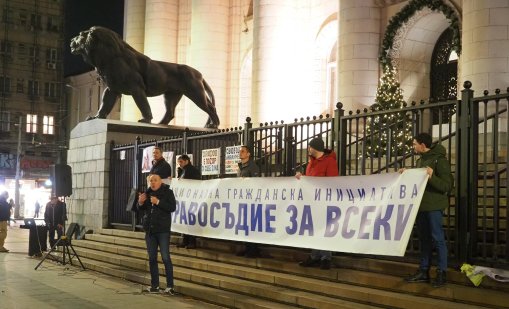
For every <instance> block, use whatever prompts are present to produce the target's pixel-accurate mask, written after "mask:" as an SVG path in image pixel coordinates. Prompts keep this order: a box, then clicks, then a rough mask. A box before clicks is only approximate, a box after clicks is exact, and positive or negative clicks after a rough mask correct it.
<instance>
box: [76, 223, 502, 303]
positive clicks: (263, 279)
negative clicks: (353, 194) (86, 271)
mask: <svg viewBox="0 0 509 309" xmlns="http://www.w3.org/2000/svg"><path fill="white" fill-rule="evenodd" d="M140 234H142V233H140ZM103 236H104V235H103ZM112 242H114V240H112ZM75 244H76V246H83V249H81V248H80V249H77V250H80V251H82V253H85V255H86V256H87V257H89V258H94V259H99V260H104V259H109V258H111V260H108V261H110V262H113V263H115V264H117V265H122V266H124V267H131V268H135V269H147V271H148V266H147V262H146V253H145V250H144V249H141V248H138V249H137V248H136V247H133V248H128V249H125V248H122V246H117V245H112V244H106V243H93V242H91V241H77V242H75ZM85 247H87V248H89V249H85ZM91 249H95V250H104V251H105V252H98V251H92V250H91ZM106 251H107V252H111V253H107V252H106ZM120 252H123V253H127V256H122V257H119V253H120ZM191 252H194V254H193V255H194V256H196V257H198V258H196V257H193V256H192V255H190V254H189V253H191ZM80 255H81V254H80ZM143 255H144V256H145V257H144V258H143V259H142V260H140V256H143ZM206 259H208V260H210V259H216V261H220V260H221V259H222V261H221V262H222V263H220V262H214V261H207V260H206ZM172 260H173V262H174V264H175V266H176V271H175V274H176V275H175V276H176V278H187V277H191V278H194V279H193V281H196V280H198V281H200V280H203V281H200V282H202V283H203V284H207V282H209V281H210V280H212V279H211V278H210V275H209V276H203V275H201V276H200V275H199V273H196V271H198V272H199V271H206V272H208V273H212V272H215V273H219V274H218V276H229V277H228V278H231V277H234V278H235V279H241V278H243V279H247V280H254V281H256V282H257V283H263V284H272V283H275V284H277V285H278V286H286V287H287V288H291V289H292V290H294V289H303V290H306V292H310V293H323V291H327V293H326V294H330V295H341V296H342V297H344V298H347V299H349V300H355V301H363V299H366V297H368V296H367V295H368V294H369V295H370V296H369V297H370V299H373V300H375V299H376V304H378V305H384V306H385V305H387V304H386V303H384V301H390V302H394V304H392V303H391V305H390V306H393V307H397V308H408V307H409V306H411V303H405V302H404V300H401V299H400V298H399V297H396V296H394V295H393V296H392V297H388V295H383V296H381V295H380V293H382V292H388V291H397V293H396V294H398V295H399V294H401V293H407V294H406V295H407V296H408V297H409V296H413V297H417V299H411V302H412V303H416V302H417V303H418V304H420V306H419V308H421V307H422V308H424V307H428V306H427V305H426V304H425V303H426V302H427V300H428V297H436V298H441V299H443V301H447V302H449V299H450V298H451V297H450V295H455V297H456V298H459V299H462V300H463V301H465V302H476V299H477V300H478V299H484V298H479V295H477V294H476V293H472V292H471V288H469V287H466V286H461V285H457V284H449V285H448V286H447V287H445V288H442V289H432V288H431V287H430V286H429V285H427V284H425V285H421V284H416V285H412V284H405V283H404V282H403V281H402V279H401V276H402V275H403V274H398V276H394V275H386V274H383V273H378V274H377V273H375V272H366V271H359V270H352V269H333V270H330V271H322V270H317V269H307V268H301V267H299V266H297V265H296V264H295V263H288V262H285V261H277V260H274V259H244V258H239V257H235V256H232V255H224V254H223V256H222V258H219V255H218V254H217V253H216V254H211V253H210V252H207V251H203V250H185V249H183V250H179V249H176V248H175V249H174V248H172ZM344 261H346V260H345V258H343V261H342V262H341V263H342V264H343V262H344ZM235 264H244V265H243V266H238V265H235ZM341 266H343V265H341ZM350 266H351V265H350ZM255 267H257V268H255ZM343 267H344V266H343ZM181 268H182V269H187V270H186V271H183V270H182V269H181ZM189 269H191V270H192V271H194V272H195V273H194V274H191V275H189V274H188V273H189V271H190V270H189ZM408 270H410V271H409V273H411V272H413V271H414V270H415V266H412V267H409V268H408ZM182 271H183V272H184V273H182ZM281 271H282V272H285V273H286V274H281V273H280V272H281ZM451 273H454V272H451ZM182 276H183V277H182ZM454 277H455V276H452V277H451V279H452V278H454ZM197 278H200V279H197ZM462 279H463V281H464V279H465V278H464V276H463V277H462ZM216 280H222V281H225V280H226V281H227V279H226V278H222V277H221V279H216ZM228 280H231V279H228ZM306 280H308V282H307V283H305V284H304V286H305V288H303V282H306ZM309 280H311V281H309ZM325 280H329V281H330V280H332V281H333V282H328V281H325ZM226 281H225V282H226ZM228 282H230V281H228ZM452 282H454V281H452ZM225 284H226V283H225ZM238 284H240V283H238V282H234V283H232V287H233V286H236V285H238ZM345 286H346V287H345ZM367 286H369V287H370V288H375V290H374V291H369V293H368V292H366V293H367V294H366V295H364V296H362V293H360V292H359V291H358V290H353V291H352V290H350V288H351V287H367ZM266 288H267V287H259V288H258V289H256V288H253V287H250V288H249V289H248V290H256V291H258V292H259V293H261V294H256V295H257V297H264V295H265V294H263V293H262V292H263V291H264V290H265V289H266ZM479 290H480V292H483V293H484V294H483V295H484V296H486V295H488V294H489V293H491V294H493V295H490V299H492V300H493V301H495V302H496V301H498V300H499V299H500V295H498V294H497V293H500V292H497V291H495V292H493V291H489V290H487V291H486V290H484V289H479ZM244 292H245V291H244ZM359 293H360V294H359ZM487 293H488V294H487ZM382 294H383V293H382ZM411 294H413V295H411ZM377 295H378V296H379V297H378V298H377V297H375V296H377ZM278 297H280V296H278ZM387 298H389V300H387ZM453 299H454V298H453ZM450 300H452V299H450ZM409 302H410V300H409ZM421 302H423V303H422V304H421ZM398 303H401V304H404V305H397V304H398ZM488 304H491V305H493V303H489V302H488Z"/></svg>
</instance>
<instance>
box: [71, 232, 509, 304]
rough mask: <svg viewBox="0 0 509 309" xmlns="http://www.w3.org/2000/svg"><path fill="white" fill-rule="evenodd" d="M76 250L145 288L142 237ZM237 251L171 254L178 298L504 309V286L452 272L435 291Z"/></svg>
mask: <svg viewBox="0 0 509 309" xmlns="http://www.w3.org/2000/svg"><path fill="white" fill-rule="evenodd" d="M179 238H180V237H179V236H177V235H173V236H172V242H177V241H179ZM73 246H74V248H75V249H76V251H77V252H78V254H79V256H80V258H81V260H82V262H83V263H84V265H85V267H87V268H88V269H91V270H94V271H98V272H102V273H105V274H109V275H112V276H116V277H119V278H123V279H126V280H129V281H133V282H138V283H140V284H143V285H149V284H150V275H149V271H148V260H147V253H146V250H145V242H144V233H142V232H130V231H123V230H116V229H102V230H98V231H96V233H94V234H86V239H84V240H73ZM235 249H236V244H235V243H234V242H229V241H222V240H214V239H205V238H199V239H198V248H197V249H195V250H188V249H179V248H176V247H175V246H172V247H171V249H170V251H171V257H172V262H173V265H174V276H175V285H176V290H177V292H179V293H181V294H183V295H186V296H190V297H194V298H197V299H200V300H202V301H206V302H210V303H214V304H218V305H221V306H224V307H228V308H345V309H347V308H348V309H356V308H419V309H421V308H430V309H438V308H462V309H463V308H465V309H468V308H509V285H508V284H505V285H504V284H500V283H497V282H495V281H493V280H491V279H489V278H486V279H484V281H483V283H482V285H481V287H474V286H473V285H472V284H471V283H470V281H469V280H468V279H467V278H466V277H465V276H464V275H463V274H461V273H459V272H458V271H455V270H450V271H449V273H448V279H449V284H448V285H447V286H445V287H443V288H439V289H435V288H432V287H431V285H429V284H407V283H405V282H404V281H403V280H402V277H404V276H406V275H408V274H411V273H413V272H414V271H415V269H416V265H415V264H407V263H400V262H394V261H385V260H380V259H374V258H370V257H359V256H352V255H339V256H335V257H334V260H333V262H334V264H335V265H336V267H334V268H332V269H331V270H320V269H318V268H302V267H299V266H298V265H297V262H296V261H298V260H300V259H304V258H305V257H306V256H307V251H306V250H300V249H296V248H285V247H274V246H262V256H263V257H262V258H257V259H248V258H244V257H237V256H235V254H234V252H235ZM160 270H161V271H160V273H161V274H164V271H163V270H164V267H163V265H162V263H161V264H160ZM160 281H161V283H164V282H165V280H164V278H161V280H160Z"/></svg>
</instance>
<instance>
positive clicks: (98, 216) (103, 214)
mask: <svg viewBox="0 0 509 309" xmlns="http://www.w3.org/2000/svg"><path fill="white" fill-rule="evenodd" d="M184 130H185V127H177V126H166V125H156V124H143V123H137V122H124V121H119V120H109V119H94V120H91V121H85V122H81V123H79V124H78V125H77V126H76V127H75V128H74V129H73V130H72V131H71V139H70V142H69V151H68V153H67V163H68V164H69V165H70V166H71V168H72V188H73V191H72V195H71V196H70V197H69V198H67V200H66V202H67V213H68V223H70V222H76V223H78V224H80V225H81V226H84V227H85V229H87V230H89V229H92V230H93V229H97V228H105V227H107V226H108V200H109V193H110V190H109V171H110V144H111V141H114V143H115V144H131V143H134V141H135V139H136V137H137V136H139V137H140V138H141V140H150V139H159V138H161V137H164V136H176V135H179V134H181V133H182V132H183V131H184ZM198 130H199V131H203V129H195V130H192V131H198Z"/></svg>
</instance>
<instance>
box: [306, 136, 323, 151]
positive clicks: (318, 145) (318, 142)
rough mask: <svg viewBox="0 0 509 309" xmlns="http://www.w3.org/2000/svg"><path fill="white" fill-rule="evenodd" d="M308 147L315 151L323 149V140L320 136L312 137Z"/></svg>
mask: <svg viewBox="0 0 509 309" xmlns="http://www.w3.org/2000/svg"><path fill="white" fill-rule="evenodd" d="M308 146H309V147H311V148H313V149H314V150H316V151H322V152H323V151H324V150H325V145H324V144H323V140H322V139H321V138H313V139H312V140H311V141H310V142H309V144H308Z"/></svg>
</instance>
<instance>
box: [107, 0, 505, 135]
mask: <svg viewBox="0 0 509 309" xmlns="http://www.w3.org/2000/svg"><path fill="white" fill-rule="evenodd" d="M508 10H509V4H508V3H507V1H490V0H486V1H473V0H464V1H461V0H442V1H427V0H413V1H401V0H362V1H353V0H337V1H331V0H297V1H294V0H281V1H270V0H269V1H261V0H259V1H256V0H255V1H252V0H235V1H223V0H210V1H200V0H126V2H125V8H124V16H125V17H124V39H125V40H126V41H127V42H128V43H129V44H130V45H132V46H133V47H134V48H135V49H137V50H138V51H140V52H142V53H144V54H146V55H148V56H149V57H151V58H153V59H156V60H163V61H169V62H177V63H183V64H188V65H191V66H193V67H195V68H196V69H198V70H199V71H201V72H202V73H203V76H204V78H205V79H206V80H207V82H208V83H209V84H210V85H211V87H212V89H213V91H214V94H215V98H216V106H217V110H218V114H219V117H220V119H221V121H222V124H221V127H233V126H237V125H240V124H242V123H244V121H245V117H247V116H249V117H251V118H252V119H253V120H254V121H255V122H265V121H275V120H284V121H293V120H294V119H295V118H300V117H305V116H307V115H318V114H327V113H331V112H332V110H333V109H334V107H335V104H336V103H337V102H338V101H341V102H342V103H343V105H344V106H345V108H346V109H347V110H352V111H354V112H355V111H356V110H358V109H359V110H361V111H362V110H363V109H364V108H369V106H371V105H372V104H373V103H374V100H375V95H376V89H377V86H378V84H379V79H380V77H381V76H382V74H383V66H382V65H381V57H383V58H384V61H386V60H387V59H390V62H391V64H392V65H394V66H395V67H396V69H397V70H398V77H399V81H400V84H401V87H402V89H403V91H404V96H405V100H406V101H407V102H411V101H417V102H418V101H420V100H423V99H424V100H428V99H430V98H434V97H436V98H438V97H444V96H445V97H451V96H454V95H457V93H458V89H461V88H460V87H461V85H462V83H463V82H464V81H465V80H467V79H468V80H470V81H472V83H473V85H474V86H473V88H474V89H476V90H477V91H482V90H484V89H489V90H491V91H494V89H496V88H502V89H505V87H506V85H507V84H508V82H509V77H508V76H509V73H508V71H509V68H508V65H507V61H508V55H507V52H506V50H507V49H506V48H505V47H506V46H507V44H509V41H508V38H507V32H508V21H507V20H506V19H505V18H504V17H503V16H504V14H505V13H506V12H507V11H508ZM384 48H385V50H382V49H384ZM381 51H382V52H381ZM444 65H445V66H448V67H449V71H450V72H452V73H451V74H449V75H448V76H445V77H444V76H442V78H445V80H446V82H445V81H444V82H442V81H441V80H440V82H437V83H435V84H433V80H435V81H437V80H439V79H437V78H436V77H437V76H441V74H442V75H443V72H444V70H443V67H444ZM451 67H452V68H453V69H452V70H451V69H450V68H451ZM440 70H442V71H440ZM444 83H447V87H438V88H440V89H438V90H437V89H436V88H437V85H438V86H440V85H445V84H444ZM442 88H447V89H442ZM162 100H163V98H162V96H161V97H154V98H150V100H149V101H150V104H151V107H152V109H153V114H154V115H162V114H163V110H164V104H163V102H162ZM121 106H122V107H121V109H120V114H119V117H120V119H122V120H128V121H136V120H137V119H138V118H139V113H138V111H137V108H136V106H135V104H134V102H133V101H132V98H130V97H129V96H125V97H123V99H122V105H121ZM117 115H118V114H115V115H112V117H117ZM206 119H207V116H206V114H205V113H203V112H202V111H201V110H199V109H198V108H197V107H196V106H195V105H194V104H193V103H192V102H190V100H188V99H187V98H183V99H182V101H181V103H180V104H179V106H178V107H177V109H176V117H175V120H174V121H173V122H172V124H175V125H186V126H198V127H199V126H203V125H204V124H205V122H206ZM158 120H159V119H157V116H156V117H155V118H154V120H153V122H158Z"/></svg>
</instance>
